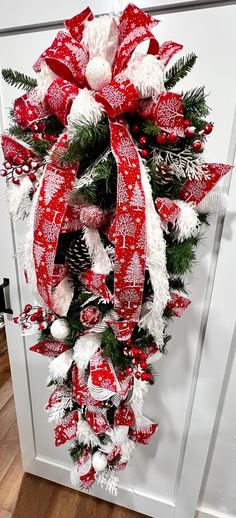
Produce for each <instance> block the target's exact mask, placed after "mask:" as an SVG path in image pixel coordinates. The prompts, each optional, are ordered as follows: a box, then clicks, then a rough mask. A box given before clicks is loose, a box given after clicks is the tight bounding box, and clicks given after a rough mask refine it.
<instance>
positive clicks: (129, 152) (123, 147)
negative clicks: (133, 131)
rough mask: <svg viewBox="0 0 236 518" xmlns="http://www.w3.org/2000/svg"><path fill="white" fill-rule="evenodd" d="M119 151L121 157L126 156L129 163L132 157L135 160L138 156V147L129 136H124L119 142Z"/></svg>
mask: <svg viewBox="0 0 236 518" xmlns="http://www.w3.org/2000/svg"><path fill="white" fill-rule="evenodd" d="M117 153H119V155H120V156H121V157H125V158H126V159H127V161H128V162H129V163H130V159H131V160H135V159H136V158H137V152H136V149H135V147H134V145H133V143H132V142H131V140H130V139H129V138H128V137H124V138H123V139H122V140H121V142H119V143H118V145H117Z"/></svg>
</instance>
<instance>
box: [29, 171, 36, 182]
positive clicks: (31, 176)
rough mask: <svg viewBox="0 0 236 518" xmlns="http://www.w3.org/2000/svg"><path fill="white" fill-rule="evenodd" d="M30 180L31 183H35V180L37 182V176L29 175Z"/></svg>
mask: <svg viewBox="0 0 236 518" xmlns="http://www.w3.org/2000/svg"><path fill="white" fill-rule="evenodd" d="M29 179H30V181H31V182H35V180H36V176H35V174H34V173H30V174H29Z"/></svg>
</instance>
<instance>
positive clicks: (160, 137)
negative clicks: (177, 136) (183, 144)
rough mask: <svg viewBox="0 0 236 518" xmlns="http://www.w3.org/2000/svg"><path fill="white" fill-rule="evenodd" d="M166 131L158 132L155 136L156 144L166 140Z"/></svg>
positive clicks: (163, 142)
mask: <svg viewBox="0 0 236 518" xmlns="http://www.w3.org/2000/svg"><path fill="white" fill-rule="evenodd" d="M166 138H167V137H166V133H158V134H157V136H156V141H157V144H160V145H162V144H165V142H166Z"/></svg>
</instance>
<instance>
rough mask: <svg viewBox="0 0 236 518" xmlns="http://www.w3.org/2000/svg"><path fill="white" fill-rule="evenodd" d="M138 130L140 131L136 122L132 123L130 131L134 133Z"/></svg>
mask: <svg viewBox="0 0 236 518" xmlns="http://www.w3.org/2000/svg"><path fill="white" fill-rule="evenodd" d="M139 132H140V126H139V124H137V123H135V124H133V126H132V133H134V134H135V135H136V134H137V133H139Z"/></svg>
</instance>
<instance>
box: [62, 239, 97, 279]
mask: <svg viewBox="0 0 236 518" xmlns="http://www.w3.org/2000/svg"><path fill="white" fill-rule="evenodd" d="M91 265H92V261H91V257H90V254H89V251H88V248H87V246H86V244H85V241H84V238H83V234H82V233H81V234H80V235H79V237H77V238H76V239H73V241H72V242H71V244H70V246H69V248H68V251H67V253H66V266H68V268H69V270H70V271H71V273H73V274H74V275H81V274H82V273H83V272H86V271H87V270H88V269H89V268H90V267H91Z"/></svg>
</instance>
